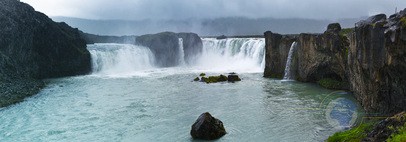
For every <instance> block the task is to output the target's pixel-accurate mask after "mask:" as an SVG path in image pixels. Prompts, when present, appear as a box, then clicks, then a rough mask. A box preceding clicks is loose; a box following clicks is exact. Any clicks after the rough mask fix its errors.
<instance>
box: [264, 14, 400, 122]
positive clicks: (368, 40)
mask: <svg viewBox="0 0 406 142" xmlns="http://www.w3.org/2000/svg"><path fill="white" fill-rule="evenodd" d="M328 27H329V29H327V30H326V32H324V34H300V35H299V37H298V38H297V39H292V38H287V37H285V38H284V37H283V36H282V35H279V34H273V33H272V32H266V33H265V38H266V56H265V60H266V67H265V72H264V75H265V76H266V77H274V78H281V76H283V72H284V71H283V70H284V66H285V64H286V63H285V62H286V59H287V53H288V51H289V49H288V48H289V47H290V44H291V43H292V42H293V41H297V44H298V45H297V49H296V50H297V51H296V53H295V54H294V56H297V57H295V58H294V61H295V60H296V61H295V62H297V64H295V65H294V66H295V67H296V68H297V70H296V79H297V80H299V81H307V82H319V81H320V80H323V81H322V82H325V81H329V80H332V81H333V82H337V83H339V84H340V87H338V88H335V89H347V88H348V89H350V90H351V91H353V92H354V94H355V96H356V98H357V99H358V100H359V101H360V102H361V104H362V105H363V107H364V108H365V110H366V111H367V112H380V113H386V114H395V113H397V112H401V111H404V110H406V105H404V104H406V9H405V10H403V11H401V12H399V13H397V14H395V15H392V16H390V17H389V18H388V19H387V18H386V16H385V15H383V14H380V15H376V16H373V17H371V18H369V19H367V20H364V21H360V22H358V23H357V24H356V27H355V29H354V30H352V32H350V33H349V34H347V36H348V37H347V36H345V35H340V34H339V29H341V27H340V26H339V25H338V24H331V25H329V26H328ZM287 41H288V42H287ZM326 78H328V79H326ZM341 85H342V86H341ZM334 86H336V85H334Z"/></svg>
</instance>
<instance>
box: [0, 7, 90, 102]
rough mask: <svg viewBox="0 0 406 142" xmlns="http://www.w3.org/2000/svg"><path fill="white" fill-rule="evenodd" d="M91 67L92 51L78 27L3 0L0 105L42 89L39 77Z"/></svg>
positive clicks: (86, 70)
mask: <svg viewBox="0 0 406 142" xmlns="http://www.w3.org/2000/svg"><path fill="white" fill-rule="evenodd" d="M89 71H90V54H89V52H88V51H87V49H86V42H85V40H83V39H82V38H80V36H79V31H78V29H73V28H71V27H69V26H68V25H66V24H65V23H55V22H53V21H52V20H51V19H49V18H48V17H47V16H46V15H44V14H42V13H39V12H36V11H35V10H34V9H33V8H32V7H31V6H29V5H28V4H25V3H21V2H19V1H17V0H2V1H0V74H1V75H0V79H1V80H0V91H1V93H0V94H1V95H0V96H1V97H5V98H0V100H2V102H0V106H4V104H6V105H7V104H11V103H14V102H16V101H8V102H6V103H4V100H9V99H10V98H12V97H16V96H18V98H23V97H24V96H27V95H32V94H35V93H36V92H38V91H39V89H38V86H41V85H40V84H41V83H40V81H38V80H36V79H43V78H51V77H62V76H70V75H78V74H85V73H88V72H89ZM7 85H14V86H13V87H10V86H7ZM13 88H15V89H16V90H13ZM30 90H31V91H30ZM32 90H34V91H32ZM16 100H18V99H16ZM2 103H3V104H2Z"/></svg>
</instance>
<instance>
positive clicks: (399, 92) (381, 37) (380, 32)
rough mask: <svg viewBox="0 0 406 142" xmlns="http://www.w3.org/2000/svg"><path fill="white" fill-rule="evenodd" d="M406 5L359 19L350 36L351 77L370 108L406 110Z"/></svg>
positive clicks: (378, 110)
mask: <svg viewBox="0 0 406 142" xmlns="http://www.w3.org/2000/svg"><path fill="white" fill-rule="evenodd" d="M405 17H406V9H405V10H403V11H401V12H400V13H397V14H395V15H392V16H390V18H389V19H386V15H383V14H381V15H376V16H373V17H370V18H369V19H367V20H364V21H360V22H358V23H357V27H356V28H355V30H354V32H353V34H351V36H350V39H351V40H350V41H351V45H350V48H349V52H348V57H349V60H348V63H347V64H348V66H349V69H348V71H349V80H350V84H351V90H352V91H354V93H355V94H356V97H357V99H358V100H360V101H361V102H362V104H363V106H364V107H365V109H366V110H368V111H370V112H386V113H390V114H394V113H397V112H400V111H402V110H406V105H405V104H406V84H405V82H406V55H405V53H406V28H405V27H406V23H405Z"/></svg>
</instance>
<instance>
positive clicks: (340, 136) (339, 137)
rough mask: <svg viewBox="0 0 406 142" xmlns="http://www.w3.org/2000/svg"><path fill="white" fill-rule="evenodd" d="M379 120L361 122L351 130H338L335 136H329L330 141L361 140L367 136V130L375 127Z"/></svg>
mask: <svg viewBox="0 0 406 142" xmlns="http://www.w3.org/2000/svg"><path fill="white" fill-rule="evenodd" d="M377 123H378V121H370V122H368V123H364V124H361V125H360V126H358V127H354V128H352V129H351V130H348V131H343V132H337V133H335V134H334V135H333V136H330V137H328V140H327V141H328V142H359V141H360V140H362V139H363V138H365V137H366V136H367V134H366V133H364V132H365V131H370V130H372V129H373V128H374V125H375V124H377Z"/></svg>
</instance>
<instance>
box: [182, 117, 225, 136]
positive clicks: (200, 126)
mask: <svg viewBox="0 0 406 142" xmlns="http://www.w3.org/2000/svg"><path fill="white" fill-rule="evenodd" d="M226 133H227V132H226V129H224V126H223V122H221V120H219V119H216V118H214V117H213V116H211V114H210V113H208V112H206V113H203V114H201V115H200V116H199V118H198V119H197V120H196V122H195V123H194V124H193V125H192V130H190V135H192V137H193V138H194V139H203V140H215V139H218V138H220V137H222V136H224V135H225V134H226Z"/></svg>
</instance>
